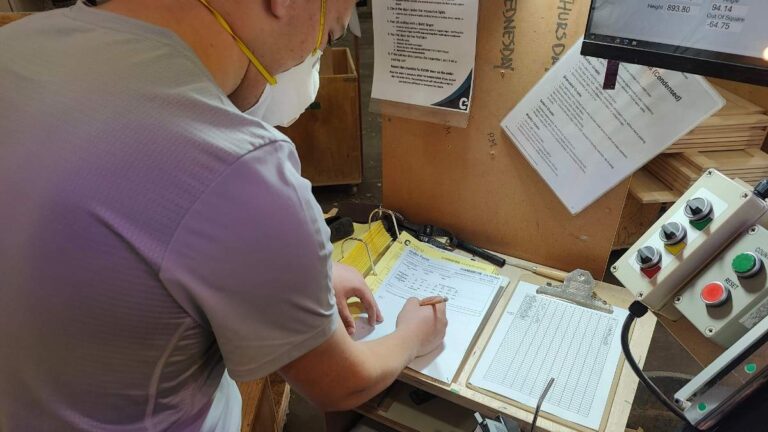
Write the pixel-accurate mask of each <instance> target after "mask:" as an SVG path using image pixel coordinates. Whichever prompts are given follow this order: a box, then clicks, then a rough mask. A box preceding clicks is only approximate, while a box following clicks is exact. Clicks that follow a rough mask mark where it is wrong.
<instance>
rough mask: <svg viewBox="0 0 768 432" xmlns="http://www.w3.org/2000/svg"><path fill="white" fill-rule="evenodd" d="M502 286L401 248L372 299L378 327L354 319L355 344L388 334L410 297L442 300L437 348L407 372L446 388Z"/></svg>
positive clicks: (495, 279) (485, 276)
mask: <svg viewBox="0 0 768 432" xmlns="http://www.w3.org/2000/svg"><path fill="white" fill-rule="evenodd" d="M507 282H508V280H507V279H506V278H503V277H501V276H497V275H492V274H489V273H483V272H479V271H476V270H473V269H469V268H465V267H462V266H459V265H456V264H453V263H450V262H446V261H439V260H435V259H432V258H429V257H427V256H425V255H423V254H421V253H419V252H416V251H415V250H413V249H411V248H407V249H406V250H405V251H404V252H403V254H402V256H401V257H400V259H399V261H398V262H397V263H396V264H395V266H394V267H393V268H392V270H391V271H390V273H389V275H388V276H387V278H386V279H385V280H384V283H383V284H382V285H381V286H380V287H379V289H378V290H377V291H376V294H375V295H374V297H375V298H376V302H377V303H378V305H379V309H381V313H382V314H383V315H384V322H383V323H381V324H379V325H377V326H376V327H374V328H371V327H370V326H368V325H367V319H366V318H365V317H364V316H363V317H360V318H358V320H357V322H356V323H355V328H356V331H355V339H358V340H373V339H378V338H380V337H382V336H386V335H388V334H390V333H392V332H394V331H395V323H396V321H397V315H398V314H399V313H400V310H401V309H402V308H403V305H404V304H405V301H406V300H407V299H408V298H410V297H417V298H419V299H422V298H425V297H430V296H436V295H437V296H445V297H448V303H447V304H446V316H447V318H448V328H447V329H446V333H445V339H444V341H443V345H442V346H441V347H440V348H438V349H437V350H435V351H434V352H432V353H430V354H428V355H426V356H423V357H419V358H417V359H416V360H414V361H413V362H412V363H411V364H410V365H409V366H410V367H411V368H412V369H415V370H417V371H419V372H421V373H423V374H425V375H428V376H430V377H432V378H435V379H437V380H440V381H443V382H446V383H450V382H451V381H452V380H453V377H454V376H455V375H456V372H457V371H458V369H459V366H460V365H461V360H462V359H463V358H464V355H465V354H466V353H467V351H468V350H469V345H470V344H471V343H472V340H473V339H474V338H475V334H476V333H477V331H478V329H479V327H480V324H481V323H482V322H483V320H484V319H485V316H486V314H487V312H488V309H489V308H490V306H491V305H492V304H493V302H494V299H495V298H496V295H497V293H498V292H499V289H500V288H501V286H503V285H506V283H507ZM424 307H427V306H424Z"/></svg>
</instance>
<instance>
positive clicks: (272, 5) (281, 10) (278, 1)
mask: <svg viewBox="0 0 768 432" xmlns="http://www.w3.org/2000/svg"><path fill="white" fill-rule="evenodd" d="M294 1H296V0H267V3H268V4H269V9H270V12H271V13H272V15H274V16H275V18H284V17H285V16H286V15H287V14H288V10H289V9H290V8H291V6H293V2H294Z"/></svg>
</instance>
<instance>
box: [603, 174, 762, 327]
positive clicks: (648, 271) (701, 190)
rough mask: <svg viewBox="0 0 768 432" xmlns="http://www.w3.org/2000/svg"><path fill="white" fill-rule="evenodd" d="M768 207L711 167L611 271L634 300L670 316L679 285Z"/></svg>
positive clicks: (673, 313) (674, 315)
mask: <svg viewBox="0 0 768 432" xmlns="http://www.w3.org/2000/svg"><path fill="white" fill-rule="evenodd" d="M766 211H768V204H766V202H765V200H763V199H762V198H760V197H758V196H757V195H755V194H754V193H753V192H752V188H751V187H750V186H749V185H747V184H746V183H744V182H741V181H738V180H731V179H730V178H728V177H726V176H724V175H723V174H721V173H720V172H718V171H716V170H714V169H710V170H707V171H706V172H705V173H704V175H703V176H702V177H701V178H700V179H699V180H697V181H696V183H694V185H693V186H692V187H691V188H690V189H689V190H688V191H687V192H686V193H685V194H683V196H682V197H681V198H680V199H679V200H678V201H677V202H676V203H675V204H674V205H672V207H671V208H670V209H669V210H668V211H667V212H666V213H665V214H664V216H662V217H661V218H660V219H659V221H657V222H656V224H654V225H653V226H652V227H651V228H650V229H649V230H648V232H646V233H645V234H644V235H643V236H642V237H641V238H640V240H638V241H637V243H635V244H634V245H633V246H632V247H631V248H629V250H628V251H627V253H626V254H624V255H623V256H622V257H621V258H619V260H618V261H617V262H616V264H615V265H613V266H612V267H611V271H612V272H613V273H614V274H615V275H616V277H617V278H618V279H619V280H620V281H621V283H622V284H624V286H625V287H627V289H629V290H630V291H631V292H632V294H634V296H635V298H636V299H638V300H640V301H642V303H644V304H645V305H646V306H648V307H649V308H650V309H651V310H653V311H655V312H657V313H661V314H663V315H666V316H667V317H668V318H670V319H674V320H676V319H678V318H680V313H679V311H678V309H676V308H674V307H668V306H669V305H671V303H672V300H673V299H674V298H675V297H676V295H677V293H678V292H679V291H680V289H681V288H683V287H684V286H686V283H687V282H688V281H689V280H690V279H691V278H693V277H694V276H695V275H696V274H697V273H699V272H700V271H701V270H702V269H703V268H704V267H705V266H706V265H707V263H709V262H710V261H712V259H713V258H715V257H716V256H717V255H718V253H719V252H720V251H721V250H722V249H723V248H724V247H726V246H727V245H728V244H729V243H730V242H731V241H732V240H733V239H734V238H735V237H737V236H738V235H739V234H740V233H742V232H744V231H745V230H747V229H748V228H749V227H750V226H753V225H756V224H757V223H758V221H759V220H761V218H762V217H763V216H764V215H765V214H766Z"/></svg>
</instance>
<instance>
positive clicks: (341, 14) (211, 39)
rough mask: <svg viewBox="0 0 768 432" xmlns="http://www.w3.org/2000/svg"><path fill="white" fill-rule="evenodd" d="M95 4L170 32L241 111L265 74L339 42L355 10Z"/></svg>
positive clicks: (172, 0)
mask: <svg viewBox="0 0 768 432" xmlns="http://www.w3.org/2000/svg"><path fill="white" fill-rule="evenodd" d="M97 1H98V3H99V8H102V9H104V10H108V11H111V12H114V13H118V14H121V15H125V16H129V17H132V18H136V19H140V20H143V21H146V22H149V23H151V24H155V25H158V26H161V27H166V28H168V29H170V30H172V31H174V32H175V33H176V34H177V35H179V37H181V38H182V39H183V40H184V41H185V42H187V44H189V45H190V46H191V47H192V49H193V50H194V51H195V53H196V54H197V56H198V57H199V58H200V60H201V61H202V62H203V64H204V65H205V66H206V68H207V69H208V70H209V72H210V73H211V75H212V76H213V78H214V80H215V81H216V83H217V84H218V85H219V86H220V87H221V88H222V90H224V92H225V93H227V94H228V95H229V98H230V100H232V102H233V103H234V104H235V106H237V107H238V108H240V109H241V110H246V109H248V108H250V107H252V106H253V105H254V104H255V103H256V102H257V101H258V100H259V97H260V96H261V94H262V92H263V90H264V87H265V85H266V83H267V80H266V79H265V75H267V76H275V75H278V74H279V73H281V72H285V71H286V70H288V69H290V68H292V67H294V66H296V65H298V64H300V63H302V61H303V60H304V59H306V58H307V57H308V56H309V55H310V54H311V53H312V52H313V51H314V50H315V48H316V47H317V48H319V49H321V50H322V49H324V48H325V46H326V45H327V44H328V42H329V41H331V40H333V39H335V38H338V37H341V36H342V35H343V34H344V31H345V29H346V26H347V23H348V22H349V19H350V15H351V14H352V9H353V8H354V5H355V0H205V1H201V0H108V1H105V0H97ZM324 1H325V11H323V7H322V5H323V4H324V3H323V2H324ZM208 7H209V8H210V10H209V9H208ZM214 11H215V12H214ZM323 12H324V13H323ZM217 14H219V15H220V18H221V19H220V20H218V19H216V18H215V16H216V15H217ZM321 23H322V24H321ZM225 28H229V30H230V31H231V32H232V33H233V34H234V35H236V36H237V38H239V39H240V40H241V41H242V43H243V44H244V46H245V47H247V48H246V50H247V51H250V52H252V53H253V56H254V57H255V59H256V60H257V63H258V64H261V65H263V67H264V69H265V71H266V73H261V72H259V70H258V69H257V68H256V67H254V66H253V64H252V62H251V60H249V59H248V58H247V57H246V55H245V54H244V53H243V49H241V48H243V47H239V46H238V45H237V44H236V43H235V41H234V39H233V37H232V36H231V35H230V34H229V33H228V32H227V30H225Z"/></svg>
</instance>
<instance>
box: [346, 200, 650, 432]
mask: <svg viewBox="0 0 768 432" xmlns="http://www.w3.org/2000/svg"><path fill="white" fill-rule="evenodd" d="M377 212H378V210H377ZM386 214H387V212H386V210H385V209H381V212H378V215H379V216H384V217H386ZM379 225H380V222H379ZM356 228H358V229H356V234H355V236H356V237H358V238H360V240H363V242H360V241H355V240H352V241H349V242H347V244H346V246H345V252H344V254H342V253H341V251H340V247H341V244H340V243H341V242H339V243H337V244H335V245H334V249H335V251H334V257H335V258H336V260H337V261H339V260H341V259H342V255H343V256H344V257H345V258H344V259H346V260H349V259H350V258H349V256H350V255H349V254H350V253H351V251H352V249H353V247H358V246H359V247H361V248H362V250H361V252H360V254H361V255H362V256H365V257H366V260H367V256H368V255H369V253H368V252H370V256H371V258H372V260H371V262H369V263H367V264H366V267H368V269H367V271H366V272H364V273H363V274H364V276H366V277H367V279H366V280H369V278H370V276H371V275H370V273H371V270H377V271H378V270H379V261H380V259H381V257H382V256H383V255H384V254H385V253H386V251H387V250H388V249H389V247H391V246H392V245H393V244H395V242H394V241H388V245H387V246H386V247H384V248H381V245H379V246H371V244H370V242H372V241H374V240H375V238H376V234H377V233H376V232H375V230H376V224H375V222H374V221H373V220H372V221H371V224H370V231H374V232H372V233H370V234H368V233H369V229H368V225H366V224H363V225H360V226H358V227H356ZM382 230H383V227H382ZM387 236H388V235H387ZM389 239H390V240H391V237H389ZM363 243H366V244H368V246H367V247H368V251H366V250H365V246H363ZM351 244H354V246H351ZM380 248H381V249H382V250H381V251H379V249H380ZM455 254H456V255H460V256H463V257H465V258H466V259H467V260H469V261H470V262H475V263H477V264H484V263H478V262H477V261H472V257H471V256H470V255H468V254H466V253H464V252H459V251H457V252H456V253H455ZM505 258H508V262H509V263H514V264H508V265H506V266H505V267H503V268H501V269H498V270H497V271H498V274H500V275H502V276H505V277H507V278H508V279H509V280H510V283H509V285H508V286H507V287H506V288H504V289H503V290H502V291H501V293H500V295H499V296H498V300H497V303H496V306H495V307H494V309H492V310H491V311H490V312H489V314H488V316H487V318H486V321H485V323H484V324H483V325H482V326H481V328H480V330H479V332H478V335H477V337H476V338H475V340H474V341H473V343H472V344H471V345H470V349H469V350H468V351H467V355H466V356H465V358H464V361H463V362H462V364H461V366H460V368H459V372H458V374H457V375H456V377H455V378H454V379H453V380H452V382H451V383H448V384H446V383H442V382H439V381H436V380H433V379H431V378H429V377H426V376H424V375H422V374H420V373H419V372H417V371H414V370H411V369H406V370H405V371H403V373H402V374H401V375H400V377H399V378H398V380H399V381H402V382H404V383H406V384H409V385H412V386H414V387H416V388H420V389H422V390H425V391H427V392H430V393H432V394H434V395H436V396H438V397H439V398H441V399H444V400H447V401H450V402H452V403H455V404H458V405H461V406H463V407H467V408H470V409H472V410H475V411H478V412H480V413H481V414H483V415H486V416H488V417H494V416H496V415H499V414H501V415H506V416H508V417H510V418H513V419H516V420H518V421H520V422H522V423H525V424H530V422H531V421H532V420H533V412H534V407H529V406H527V405H523V404H521V403H519V402H516V401H513V400H511V399H508V398H505V397H503V396H500V395H497V394H495V393H492V392H490V391H487V390H483V389H480V388H475V387H473V386H471V385H470V384H469V380H470V377H471V375H472V373H473V372H474V369H475V367H476V366H477V363H478V361H479V359H480V356H481V355H482V353H483V351H484V349H485V347H486V345H487V344H488V341H489V340H490V337H491V335H492V334H493V332H494V331H495V329H496V326H497V324H498V323H499V320H500V318H501V315H502V313H503V312H504V309H505V307H506V305H507V303H508V302H509V300H510V298H511V297H512V294H513V292H514V290H515V287H516V286H517V284H518V282H520V281H524V282H529V283H533V284H537V285H539V286H540V287H542V286H550V287H553V288H557V285H558V284H559V281H556V280H554V279H547V278H545V277H543V276H541V275H540V274H541V273H544V274H553V275H554V274H558V273H562V272H561V271H560V270H557V269H550V268H547V267H544V266H540V265H538V264H536V263H529V262H526V261H522V260H519V259H516V258H514V257H505ZM346 263H349V262H346ZM537 269H543V270H544V272H538V271H537V273H538V274H537V273H534V270H537ZM593 282H594V281H593ZM557 289H560V290H562V288H557ZM593 290H594V293H595V294H596V295H597V296H599V298H601V299H603V300H605V302H606V303H607V304H609V305H615V306H618V307H623V308H626V307H628V306H629V304H630V303H631V302H632V301H633V297H632V295H631V293H629V291H627V290H626V289H624V288H621V287H617V286H614V285H610V284H605V283H602V282H595V283H594V285H593ZM551 294H552V295H555V296H559V297H560V298H562V296H563V295H562V294H561V293H558V292H557V291H554V292H552V293H551ZM547 295H550V294H547ZM590 296H591V294H590ZM566 300H568V299H566ZM571 300H572V299H571ZM600 302H601V303H602V300H600ZM655 323H656V318H655V317H654V316H653V315H652V314H647V315H646V316H645V317H643V318H641V319H640V320H638V321H637V322H636V324H635V326H634V328H633V331H632V335H631V337H630V346H631V349H632V351H633V352H634V353H635V354H636V356H637V358H639V359H643V360H644V358H645V354H646V353H647V351H648V347H649V345H650V341H651V337H652V335H653V329H654V327H655ZM637 384H638V380H637V378H636V377H635V375H634V373H633V372H632V370H631V369H630V368H629V367H627V366H626V364H625V361H624V359H623V358H620V360H619V365H618V367H617V369H616V372H615V374H614V378H613V382H612V385H611V390H610V392H609V398H608V403H607V404H606V407H605V410H604V412H603V418H602V421H601V423H600V427H599V428H598V429H589V428H586V427H584V426H581V425H578V424H575V423H573V422H569V421H566V420H563V419H561V418H558V417H555V416H552V415H550V414H548V413H546V412H543V413H540V415H539V419H538V421H537V423H536V426H537V429H538V430H545V431H557V432H573V431H578V432H591V431H595V430H597V431H599V432H604V431H609V432H612V431H623V430H624V429H625V427H626V422H627V419H628V418H629V411H630V409H631V406H632V401H633V400H634V395H635V390H636V388H637ZM357 411H358V412H360V413H362V414H364V415H367V416H371V417H378V418H381V417H382V416H385V415H386V413H383V412H381V411H380V410H378V409H377V408H376V407H372V406H370V405H364V406H362V407H360V408H359V409H358V410H357ZM403 421H404V422H407V420H403ZM388 425H389V426H390V427H395V426H394V423H389V424H388ZM395 429H398V430H404V431H408V430H413V428H412V427H409V426H408V425H407V424H406V423H403V427H402V428H397V427H395Z"/></svg>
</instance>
